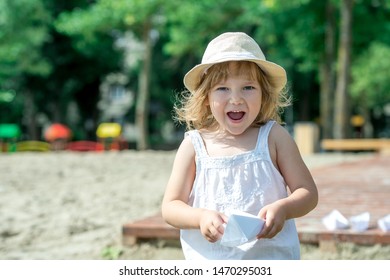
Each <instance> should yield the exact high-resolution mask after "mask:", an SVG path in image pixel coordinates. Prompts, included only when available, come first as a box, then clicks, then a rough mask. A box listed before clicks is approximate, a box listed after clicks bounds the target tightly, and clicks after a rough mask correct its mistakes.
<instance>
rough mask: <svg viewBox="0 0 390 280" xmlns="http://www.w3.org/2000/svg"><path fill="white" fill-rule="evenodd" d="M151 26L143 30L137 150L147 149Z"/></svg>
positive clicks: (148, 23)
mask: <svg viewBox="0 0 390 280" xmlns="http://www.w3.org/2000/svg"><path fill="white" fill-rule="evenodd" d="M150 29H151V24H150V22H149V21H147V22H146V23H145V25H144V30H143V42H144V44H145V50H144V57H143V65H142V69H141V72H140V76H139V93H138V100H137V105H136V116H135V122H136V126H137V129H138V140H137V149H138V150H146V149H148V148H149V141H148V138H149V133H148V127H149V122H148V118H149V83H150V65H151V61H152V40H151V37H150Z"/></svg>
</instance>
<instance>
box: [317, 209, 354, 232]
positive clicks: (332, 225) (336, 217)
mask: <svg viewBox="0 0 390 280" xmlns="http://www.w3.org/2000/svg"><path fill="white" fill-rule="evenodd" d="M322 223H323V224H324V225H325V227H326V228H327V229H328V230H336V229H346V228H348V227H349V222H348V220H347V218H345V217H344V216H343V215H342V214H341V213H340V212H339V211H338V210H333V211H332V212H330V213H329V214H328V215H326V216H325V217H323V218H322Z"/></svg>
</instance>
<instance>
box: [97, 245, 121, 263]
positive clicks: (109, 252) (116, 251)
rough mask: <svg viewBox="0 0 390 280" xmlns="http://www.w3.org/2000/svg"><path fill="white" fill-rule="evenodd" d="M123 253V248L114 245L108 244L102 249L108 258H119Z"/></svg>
mask: <svg viewBox="0 0 390 280" xmlns="http://www.w3.org/2000/svg"><path fill="white" fill-rule="evenodd" d="M122 254H123V250H122V249H121V248H118V247H114V246H108V247H106V248H104V249H103V251H102V257H103V258H104V259H106V260H117V259H119V257H120V256H121V255H122Z"/></svg>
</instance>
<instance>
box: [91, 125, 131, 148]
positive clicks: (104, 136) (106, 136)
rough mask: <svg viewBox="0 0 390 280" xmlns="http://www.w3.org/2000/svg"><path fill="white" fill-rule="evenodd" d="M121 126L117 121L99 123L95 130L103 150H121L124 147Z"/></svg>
mask: <svg viewBox="0 0 390 280" xmlns="http://www.w3.org/2000/svg"><path fill="white" fill-rule="evenodd" d="M121 135H122V126H121V125H120V124H118V123H101V124H100V125H99V126H98V128H97V130H96V136H97V137H98V141H99V143H101V144H102V145H103V147H104V150H106V151H107V150H123V149H126V148H127V146H126V143H125V142H124V141H123V140H122V137H121Z"/></svg>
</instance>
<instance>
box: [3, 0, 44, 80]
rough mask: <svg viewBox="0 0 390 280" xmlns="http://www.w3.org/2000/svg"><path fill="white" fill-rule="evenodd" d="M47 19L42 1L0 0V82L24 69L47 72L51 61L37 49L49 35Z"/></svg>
mask: <svg viewBox="0 0 390 280" xmlns="http://www.w3.org/2000/svg"><path fill="white" fill-rule="evenodd" d="M50 20H51V16H50V14H49V13H48V11H47V10H46V9H45V7H44V6H43V3H42V1H39V0H0V83H2V84H7V82H9V79H12V78H14V77H17V76H19V77H20V76H21V75H22V74H24V73H27V74H34V75H41V76H47V75H48V74H49V73H50V71H51V65H50V63H49V62H48V61H47V59H46V58H45V56H44V55H43V54H42V52H41V49H40V47H41V46H42V45H43V44H44V43H45V42H47V41H48V40H49V39H50V37H49V34H48V26H49V24H50ZM0 86H1V84H0Z"/></svg>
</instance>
